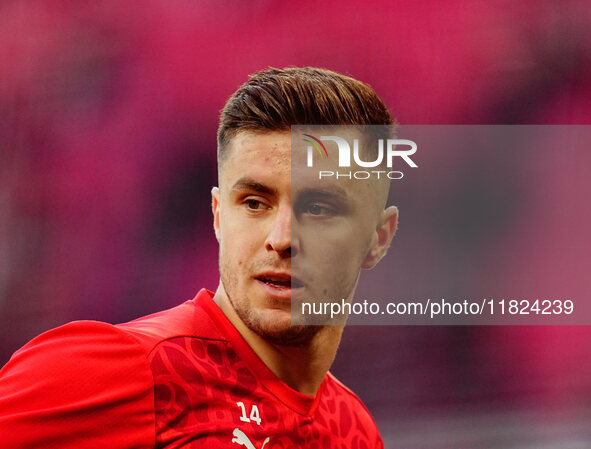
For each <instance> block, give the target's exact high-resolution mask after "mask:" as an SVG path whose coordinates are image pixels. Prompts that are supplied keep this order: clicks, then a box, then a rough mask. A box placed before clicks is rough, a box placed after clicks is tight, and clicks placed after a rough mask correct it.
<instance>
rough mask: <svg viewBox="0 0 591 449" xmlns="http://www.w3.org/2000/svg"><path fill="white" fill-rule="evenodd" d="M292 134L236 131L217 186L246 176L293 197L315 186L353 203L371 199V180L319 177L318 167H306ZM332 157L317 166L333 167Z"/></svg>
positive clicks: (229, 185) (237, 180)
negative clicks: (313, 168) (294, 143)
mask: <svg viewBox="0 0 591 449" xmlns="http://www.w3.org/2000/svg"><path fill="white" fill-rule="evenodd" d="M292 137H293V136H292V134H291V133H290V132H289V131H286V132H268V133H260V132H240V133H238V134H237V135H236V136H235V137H234V138H233V139H232V140H231V141H230V144H229V147H228V154H227V155H226V159H225V161H224V163H223V165H222V168H221V170H220V186H221V185H223V186H227V187H228V188H233V187H234V186H235V185H236V183H239V181H240V180H244V179H248V180H251V181H256V182H257V183H260V184H262V185H264V186H266V187H269V188H271V189H273V190H283V191H286V192H290V193H291V194H292V195H293V196H294V197H296V198H297V196H298V195H299V194H300V193H301V192H305V193H310V192H313V191H314V190H318V191H319V192H338V193H339V195H340V196H341V197H344V198H346V199H347V201H350V202H351V203H352V205H353V204H354V203H362V204H365V205H367V203H368V202H371V199H372V197H373V196H374V195H373V191H374V189H373V188H372V186H371V183H370V182H367V181H362V180H349V179H346V178H340V179H334V178H332V179H331V178H324V179H319V178H318V172H317V170H310V169H309V168H307V167H306V165H305V157H304V153H303V152H301V151H298V145H296V146H294V147H293V148H295V150H296V151H295V152H296V154H292ZM297 138H298V136H296V137H294V139H297ZM294 141H295V142H297V140H294ZM300 153H301V154H300ZM333 159H334V153H333V154H332V155H331V157H330V158H329V159H328V160H325V161H320V168H322V166H323V165H324V164H327V165H326V167H324V168H326V169H331V168H333V166H334V163H335V161H334V160H333Z"/></svg>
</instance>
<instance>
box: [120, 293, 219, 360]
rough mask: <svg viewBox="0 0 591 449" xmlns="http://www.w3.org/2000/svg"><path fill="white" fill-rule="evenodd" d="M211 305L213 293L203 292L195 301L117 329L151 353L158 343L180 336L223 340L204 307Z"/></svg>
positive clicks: (125, 324) (121, 325) (124, 324)
mask: <svg viewBox="0 0 591 449" xmlns="http://www.w3.org/2000/svg"><path fill="white" fill-rule="evenodd" d="M209 302H211V296H210V292H208V291H207V290H205V289H203V290H201V291H200V292H199V293H198V294H197V296H196V297H195V298H193V299H192V300H190V301H186V302H184V303H183V304H181V305H178V306H176V307H173V308H171V309H167V310H163V311H161V312H158V313H154V314H152V315H148V316H145V317H142V318H138V319H136V320H133V321H130V322H128V323H123V324H118V325H117V328H118V329H120V330H122V331H124V332H126V333H127V334H128V335H129V336H131V337H133V338H135V339H136V341H137V342H138V343H139V344H140V345H141V346H142V347H143V348H144V351H146V352H148V353H149V352H151V351H152V350H153V349H154V348H155V347H156V346H157V345H158V344H160V343H161V342H163V341H165V340H171V339H173V338H176V337H197V338H206V339H223V336H222V335H221V334H220V332H219V330H218V327H217V326H216V325H215V323H214V322H213V320H212V319H211V318H210V316H209V314H208V313H207V312H206V311H205V310H204V304H207V303H209Z"/></svg>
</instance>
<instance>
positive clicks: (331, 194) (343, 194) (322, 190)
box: [297, 185, 349, 201]
mask: <svg viewBox="0 0 591 449" xmlns="http://www.w3.org/2000/svg"><path fill="white" fill-rule="evenodd" d="M297 196H298V197H300V198H327V199H329V198H334V199H337V200H340V201H347V200H348V199H349V195H347V191H346V190H345V189H343V188H341V187H339V186H336V185H331V186H326V187H324V186H323V187H306V188H303V189H301V190H298V192H297Z"/></svg>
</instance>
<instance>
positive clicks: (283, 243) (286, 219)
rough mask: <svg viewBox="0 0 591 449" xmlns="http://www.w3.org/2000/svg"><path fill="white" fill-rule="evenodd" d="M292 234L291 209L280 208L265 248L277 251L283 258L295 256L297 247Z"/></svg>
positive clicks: (274, 218) (286, 207)
mask: <svg viewBox="0 0 591 449" xmlns="http://www.w3.org/2000/svg"><path fill="white" fill-rule="evenodd" d="M293 243H294V242H293V239H292V233H291V207H289V206H285V207H281V206H280V207H279V208H278V210H277V213H276V214H275V216H274V217H273V225H272V228H271V231H270V232H269V234H268V235H267V239H266V241H265V247H266V249H267V251H275V252H277V253H278V254H279V256H280V257H282V258H289V257H293V256H294V255H295V250H296V248H297V245H294V244H293Z"/></svg>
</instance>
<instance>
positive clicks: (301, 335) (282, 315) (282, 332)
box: [243, 310, 321, 346]
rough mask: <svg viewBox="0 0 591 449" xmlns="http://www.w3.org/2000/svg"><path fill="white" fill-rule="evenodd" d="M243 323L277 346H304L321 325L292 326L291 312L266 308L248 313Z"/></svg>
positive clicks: (309, 341)
mask: <svg viewBox="0 0 591 449" xmlns="http://www.w3.org/2000/svg"><path fill="white" fill-rule="evenodd" d="M248 315H249V316H248V318H246V320H244V319H243V321H244V322H245V324H246V325H247V326H248V327H249V328H250V329H251V330H252V331H254V332H255V333H256V334H258V335H259V336H260V337H262V338H263V339H264V340H265V341H267V342H269V343H272V344H275V345H279V346H306V345H309V344H310V343H311V341H312V339H313V338H314V337H315V336H316V334H317V333H318V331H319V330H320V329H321V326H299V325H298V326H293V325H292V324H291V313H290V312H285V311H282V310H281V311H280V310H266V311H263V312H259V313H249V314H248Z"/></svg>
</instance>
